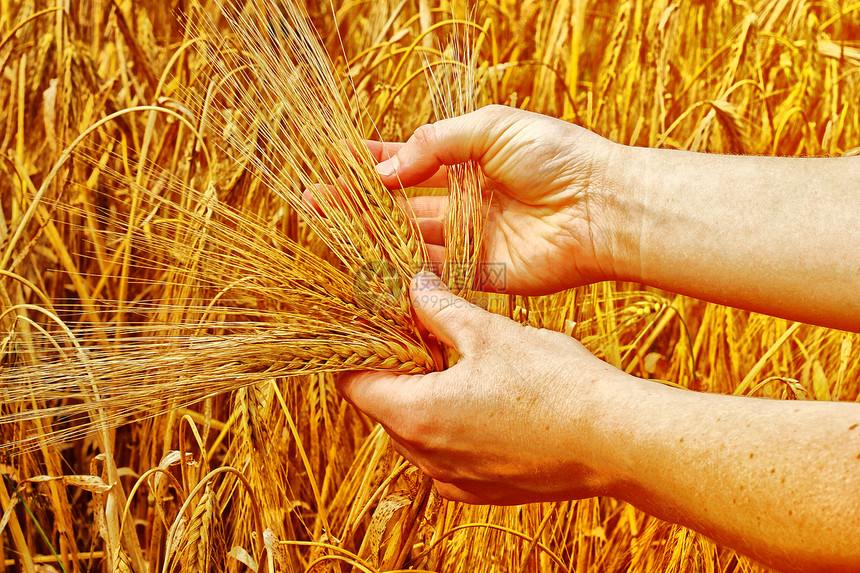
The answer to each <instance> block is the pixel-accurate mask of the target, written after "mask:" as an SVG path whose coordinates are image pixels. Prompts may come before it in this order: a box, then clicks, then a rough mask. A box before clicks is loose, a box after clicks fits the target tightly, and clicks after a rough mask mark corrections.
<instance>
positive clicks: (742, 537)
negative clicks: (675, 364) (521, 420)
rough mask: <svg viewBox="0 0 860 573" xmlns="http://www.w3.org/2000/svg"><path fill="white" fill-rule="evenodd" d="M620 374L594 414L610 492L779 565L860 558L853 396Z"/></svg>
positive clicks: (830, 566) (808, 566)
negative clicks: (612, 484)
mask: <svg viewBox="0 0 860 573" xmlns="http://www.w3.org/2000/svg"><path fill="white" fill-rule="evenodd" d="M627 383H628V384H629V388H630V391H629V392H628V391H625V392H624V396H623V397H621V398H619V397H618V393H617V388H616V389H615V390H614V391H613V395H612V396H606V400H605V404H606V405H607V406H606V407H605V408H601V412H602V413H601V414H599V416H600V418H601V419H600V421H599V424H600V427H601V428H602V431H605V432H606V434H605V436H604V437H603V439H605V440H606V442H604V443H607V444H610V445H609V446H608V449H604V450H602V451H603V452H605V454H604V457H605V459H606V461H607V463H608V464H609V467H611V468H614V472H615V475H616V476H618V477H619V480H618V485H617V486H616V492H615V495H616V496H617V497H620V498H622V499H625V500H626V501H628V502H630V503H632V504H633V505H635V506H637V507H639V508H641V509H643V510H645V511H647V512H649V513H651V514H653V515H655V516H657V517H660V518H662V519H665V520H668V521H671V522H675V523H680V524H682V525H686V526H689V527H691V528H692V529H695V530H696V531H700V532H702V533H704V534H705V535H707V536H708V537H711V538H712V539H714V540H715V541H717V542H718V543H722V544H725V545H727V546H729V547H732V548H735V549H737V550H739V551H741V552H742V553H744V554H746V555H749V556H750V557H752V558H754V559H757V560H759V561H761V562H763V563H765V564H768V565H770V566H773V567H777V568H779V569H783V570H791V569H797V570H802V571H808V570H813V569H825V570H828V571H832V570H841V569H845V570H857V569H858V568H860V544H858V542H857V540H858V539H860V503H858V500H860V405H857V404H851V403H838V402H812V401H809V402H806V401H804V402H799V401H777V400H765V399H755V398H739V397H732V396H723V395H715V394H701V393H695V392H691V391H685V390H678V389H674V388H669V387H666V386H662V385H659V384H657V383H654V382H646V381H642V380H638V379H633V378H627Z"/></svg>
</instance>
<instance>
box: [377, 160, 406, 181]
mask: <svg viewBox="0 0 860 573" xmlns="http://www.w3.org/2000/svg"><path fill="white" fill-rule="evenodd" d="M399 167H400V160H398V159H397V156H396V155H395V156H394V157H392V158H391V159H387V160H385V161H383V162H381V163H377V164H376V172H377V173H379V174H380V175H382V176H383V177H393V176H394V174H395V173H397V169H398V168H399Z"/></svg>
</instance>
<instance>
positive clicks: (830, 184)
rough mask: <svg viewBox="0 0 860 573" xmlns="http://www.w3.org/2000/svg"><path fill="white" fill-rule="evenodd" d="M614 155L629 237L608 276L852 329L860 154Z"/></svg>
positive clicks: (625, 151) (856, 326) (858, 307)
mask: <svg viewBox="0 0 860 573" xmlns="http://www.w3.org/2000/svg"><path fill="white" fill-rule="evenodd" d="M620 150H621V151H620V154H621V157H622V158H623V161H621V162H620V163H621V165H622V167H621V169H623V170H624V172H625V173H626V177H625V180H626V181H627V183H626V184H625V188H624V189H623V190H622V191H621V195H622V196H621V198H620V199H619V201H620V203H621V207H622V209H623V210H624V212H625V213H626V216H627V219H628V220H629V223H628V224H629V226H631V227H633V228H634V229H636V231H637V232H638V235H639V236H638V241H636V244H637V246H638V252H634V253H632V256H631V257H630V258H629V261H630V262H631V263H632V264H629V265H627V266H624V265H620V269H621V270H622V273H621V274H622V275H626V276H621V277H619V278H622V279H628V280H635V281H640V282H643V283H646V284H650V285H653V286H657V287H660V288H664V289H666V290H670V291H673V292H678V293H682V294H687V295H691V296H694V297H697V298H701V299H705V300H709V301H712V302H717V303H720V304H726V305H730V306H734V307H739V308H745V309H748V310H753V311H757V312H763V313H767V314H771V315H775V316H781V317H784V318H790V319H794V320H800V321H803V322H809V323H813V324H821V325H825V326H830V327H834V328H841V329H846V330H854V331H858V330H860V296H858V294H857V293H858V292H860V158H855V157H847V158H777V157H753V156H727V155H714V154H705V153H692V152H685V151H674V150H662V149H644V148H631V147H621V148H620Z"/></svg>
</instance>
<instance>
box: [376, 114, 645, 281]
mask: <svg viewBox="0 0 860 573" xmlns="http://www.w3.org/2000/svg"><path fill="white" fill-rule="evenodd" d="M368 147H369V148H370V151H371V153H372V155H373V156H374V157H375V159H376V160H377V161H379V162H380V163H379V164H378V165H377V171H378V172H379V173H380V175H381V177H382V181H383V183H384V184H385V185H386V186H388V187H389V188H391V189H394V188H400V187H409V186H413V185H423V186H432V187H444V186H446V184H447V183H446V182H447V179H446V177H447V176H446V172H445V166H446V165H454V164H457V163H463V162H465V161H468V160H470V159H471V160H474V161H475V162H477V163H478V165H479V166H480V167H481V169H482V170H483V173H484V176H485V181H486V185H485V191H484V202H485V211H486V213H487V218H486V223H485V226H484V243H483V251H484V252H483V261H485V262H493V263H503V264H505V265H506V277H505V279H506V282H505V284H504V285H503V286H504V290H505V292H509V293H516V294H523V295H541V294H549V293H553V292H558V291H561V290H565V289H568V288H572V287H576V286H579V285H583V284H589V283H593V282H598V281H602V280H612V279H614V278H616V277H618V276H619V269H618V268H617V265H618V264H619V255H624V256H627V255H628V254H630V253H629V251H631V249H629V248H627V247H626V246H625V245H623V244H622V245H621V246H620V248H619V245H618V243H619V240H618V237H620V236H628V237H629V236H635V234H633V233H631V232H630V230H629V229H627V232H626V233H621V232H620V231H624V230H625V229H623V228H622V223H624V221H621V220H620V219H621V217H619V216H618V214H617V212H616V211H617V207H616V205H617V203H618V202H617V201H616V195H617V193H619V192H620V189H622V188H623V186H617V185H615V183H614V182H613V181H614V178H613V177H610V175H612V174H613V170H612V169H611V165H610V163H611V161H612V159H613V157H614V155H615V152H616V151H618V150H620V149H621V148H622V146H620V145H617V144H614V143H612V142H610V141H609V140H606V139H604V138H602V137H600V136H598V135H596V134H594V133H592V132H590V131H588V130H586V129H584V128H581V127H578V126H576V125H573V124H570V123H567V122H564V121H561V120H558V119H553V118H550V117H547V116H543V115H539V114H536V113H531V112H527V111H522V110H518V109H514V108H508V107H504V106H498V105H491V106H487V107H484V108H482V109H480V110H478V111H475V112H473V113H470V114H466V115H463V116H460V117H456V118H453V119H444V120H441V121H438V122H436V123H433V124H428V125H424V126H421V127H419V128H418V129H417V130H415V133H413V134H412V136H411V137H410V138H409V140H408V141H406V143H384V144H383V143H379V142H368ZM409 203H410V205H411V207H412V211H413V213H414V216H415V219H416V223H417V225H418V227H419V229H420V230H421V233H422V235H423V237H424V240H425V242H426V243H427V245H428V251H429V256H430V259H431V261H433V262H441V261H444V260H445V256H444V253H445V251H444V245H445V240H444V224H445V209H446V207H447V205H448V198H447V197H444V196H418V197H413V198H411V199H410V200H409ZM619 250H622V251H624V252H622V253H617V252H616V251H619ZM478 286H479V288H481V289H482V290H502V289H501V288H497V287H496V286H495V285H493V284H484V285H478Z"/></svg>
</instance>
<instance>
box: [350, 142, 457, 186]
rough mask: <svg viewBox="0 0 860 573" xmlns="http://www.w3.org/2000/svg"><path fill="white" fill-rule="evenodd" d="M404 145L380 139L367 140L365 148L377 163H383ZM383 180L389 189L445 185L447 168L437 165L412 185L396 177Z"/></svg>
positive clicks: (446, 182)
mask: <svg viewBox="0 0 860 573" xmlns="http://www.w3.org/2000/svg"><path fill="white" fill-rule="evenodd" d="M404 145H406V144H405V143H384V142H381V141H370V140H368V141H367V149H368V150H369V151H370V154H371V155H372V156H373V158H374V159H375V160H376V162H377V163H383V162H385V161H388V160H390V159H391V158H393V157H395V156H396V155H397V153H398V152H399V151H400V150H401V149H402V148H403V146H404ZM383 182H384V183H385V184H386V185H387V186H388V187H389V188H391V189H399V188H401V187H410V186H412V185H416V186H420V187H446V186H447V185H448V169H447V168H446V167H445V166H444V165H437V167H436V170H435V171H434V172H433V173H431V174H430V175H428V176H427V177H426V178H424V180H423V181H420V182H417V183H413V184H412V185H404V184H401V182H400V181H399V180H398V179H397V178H394V179H391V178H389V179H387V180H386V179H385V178H383Z"/></svg>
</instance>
